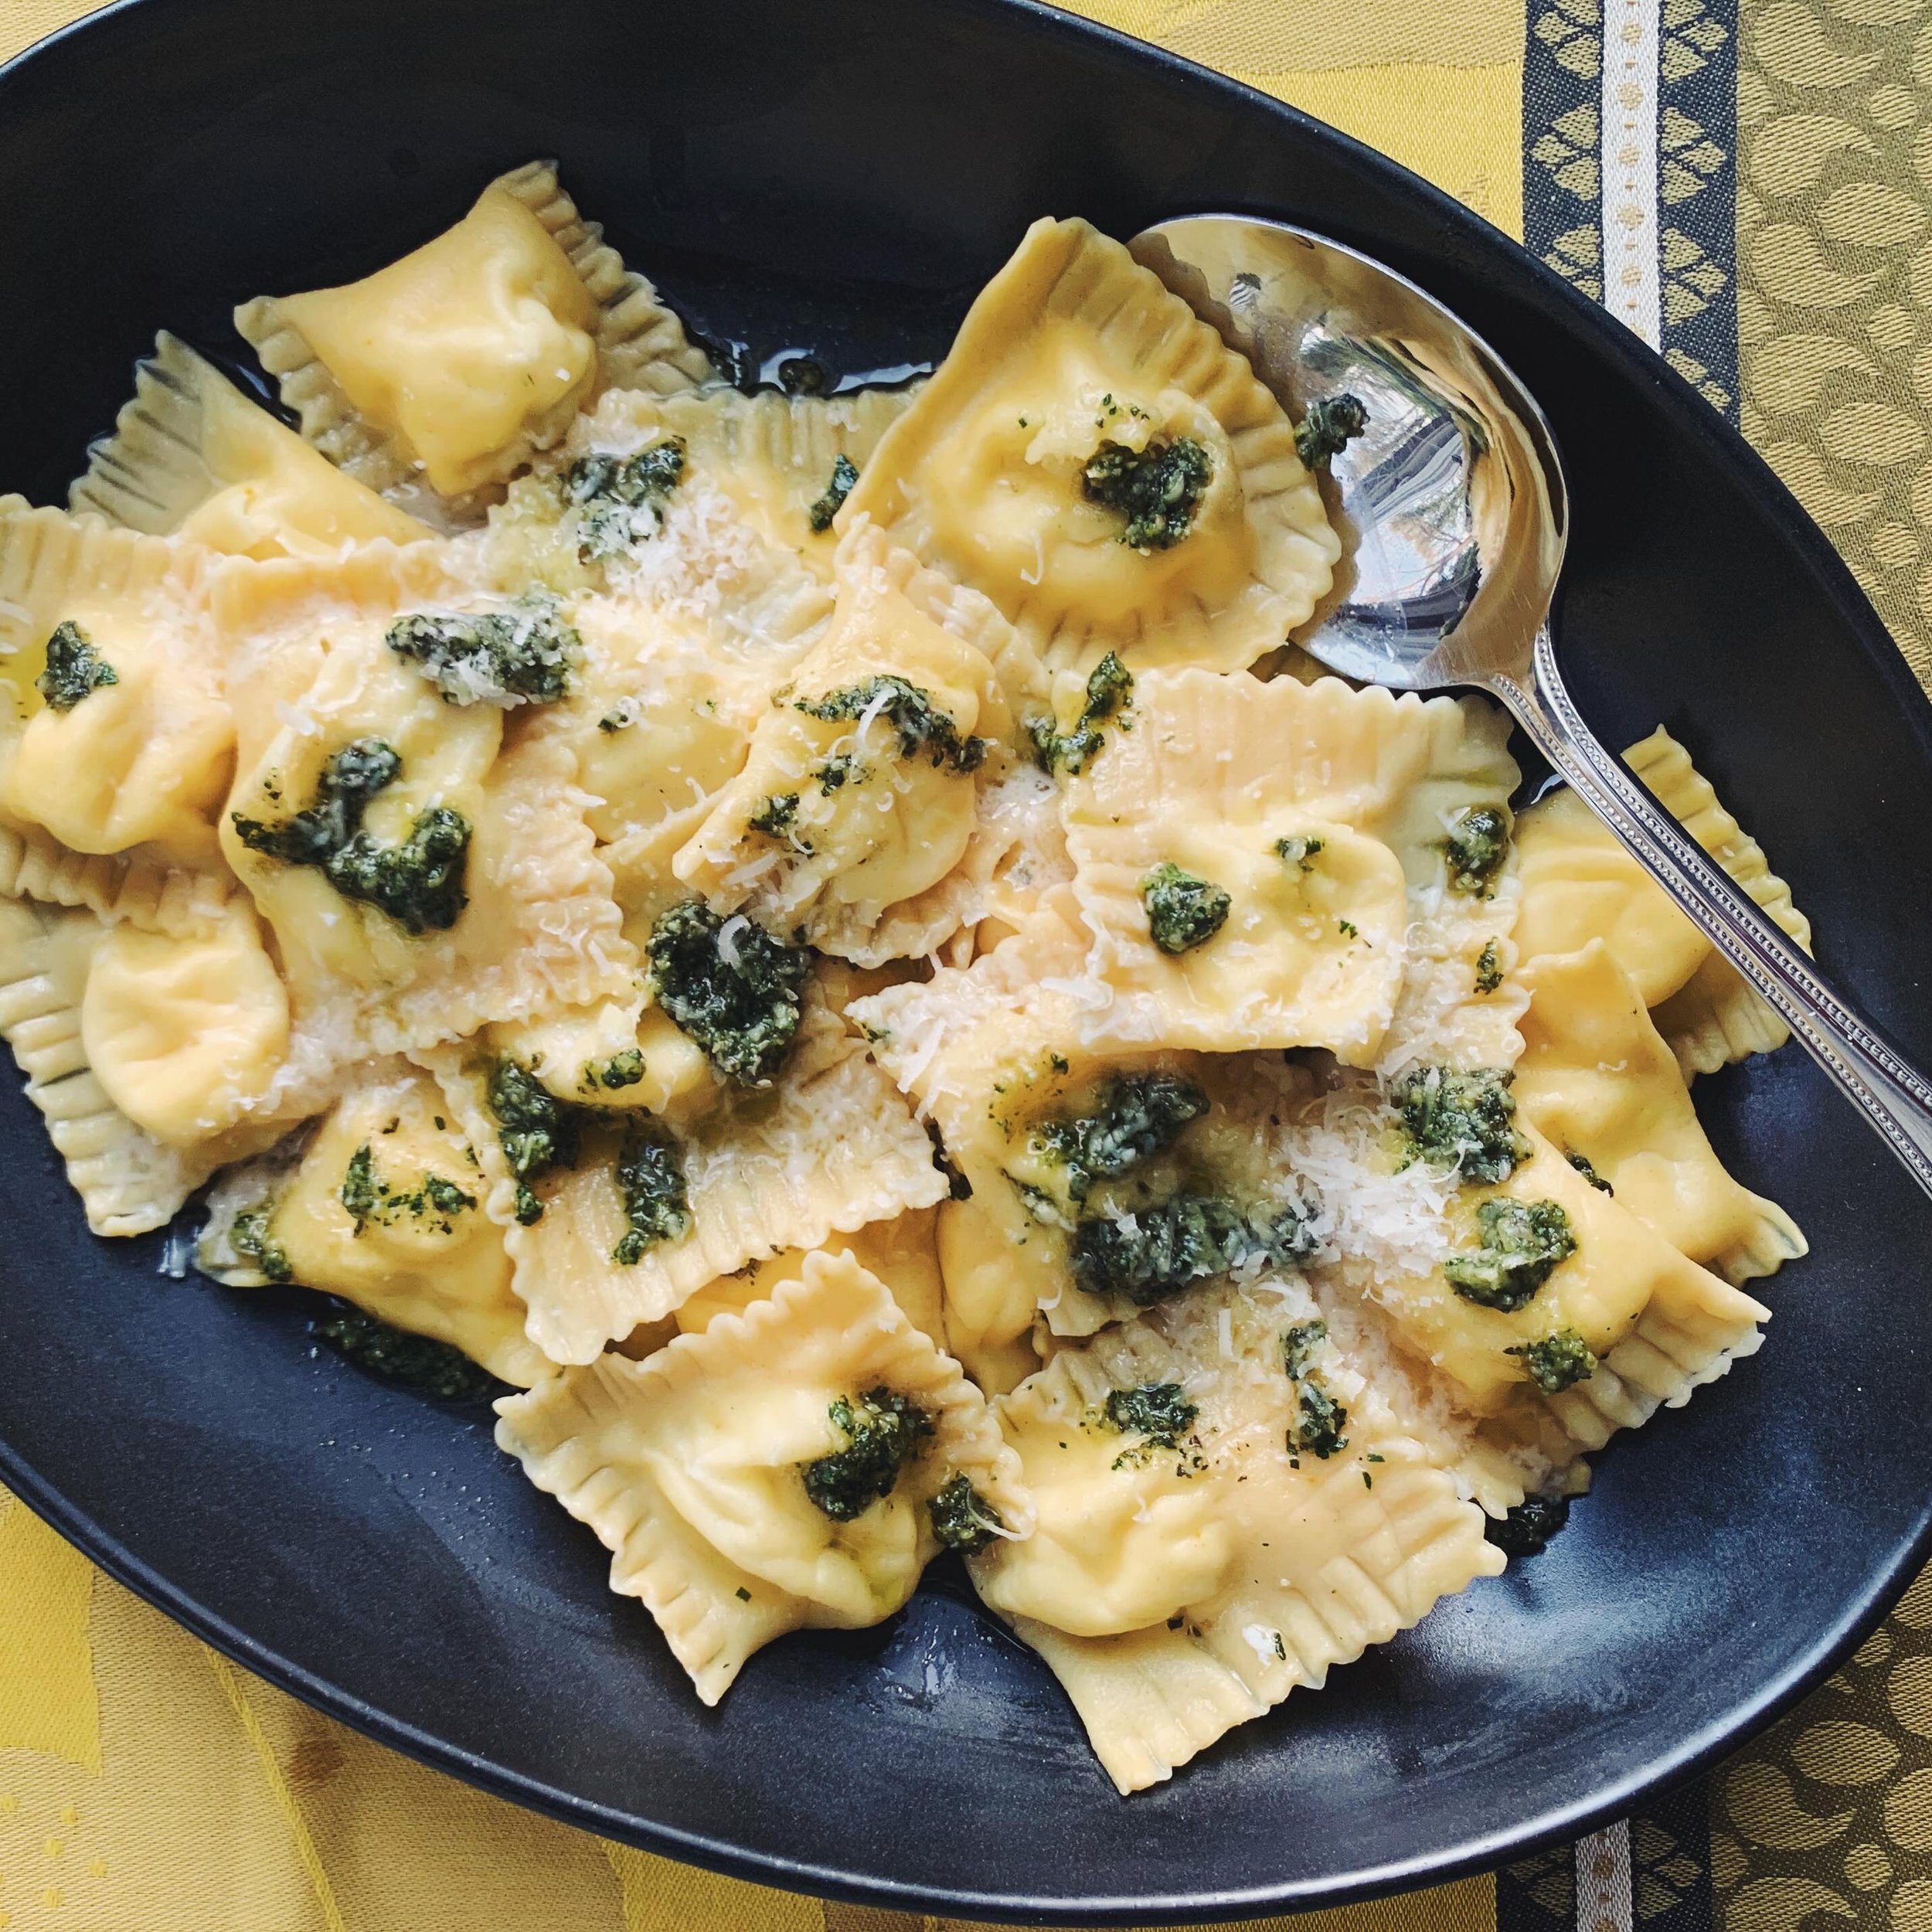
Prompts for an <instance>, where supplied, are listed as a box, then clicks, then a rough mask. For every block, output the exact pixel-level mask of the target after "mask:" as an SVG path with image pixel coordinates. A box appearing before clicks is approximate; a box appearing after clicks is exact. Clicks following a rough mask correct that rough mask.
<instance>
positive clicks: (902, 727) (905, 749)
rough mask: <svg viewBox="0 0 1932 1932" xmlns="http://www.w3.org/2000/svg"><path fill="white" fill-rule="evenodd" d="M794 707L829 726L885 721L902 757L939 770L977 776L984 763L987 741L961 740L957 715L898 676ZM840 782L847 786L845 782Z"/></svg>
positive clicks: (869, 680)
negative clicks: (865, 719) (868, 719)
mask: <svg viewBox="0 0 1932 1932" xmlns="http://www.w3.org/2000/svg"><path fill="white" fill-rule="evenodd" d="M793 702H794V709H797V710H799V711H802V712H803V713H804V714H805V715H806V716H807V717H808V718H818V719H822V720H824V721H825V723H850V722H852V721H854V720H855V719H860V718H863V717H865V716H867V715H868V714H869V715H870V716H872V718H873V719H881V718H883V719H884V720H885V721H886V723H888V724H889V725H890V726H892V728H893V731H894V732H895V733H896V734H897V736H898V740H899V755H900V757H902V758H916V757H924V758H925V759H926V760H927V761H928V762H929V763H930V764H932V765H933V766H934V767H935V768H936V769H937V768H940V767H944V769H945V770H948V771H955V772H968V771H977V770H978V769H979V767H980V766H981V764H984V763H985V757H986V752H987V742H986V740H985V739H984V738H962V737H961V736H960V733H959V726H958V724H957V722H956V721H955V720H954V717H953V716H952V714H951V713H950V712H947V711H944V710H942V709H940V707H939V706H937V705H936V704H934V702H933V695H932V693H931V692H930V691H927V690H925V689H922V688H921V687H920V685H916V684H913V683H912V682H910V680H908V679H904V678H902V677H900V676H899V675H897V673H896V672H889V671H886V672H877V673H876V674H875V675H872V676H871V677H869V678H866V679H861V680H860V681H859V682H858V683H857V684H849V685H842V686H841V687H840V688H839V689H838V690H836V691H831V692H827V693H826V694H825V696H824V697H822V698H816V699H808V698H799V699H794V701H793ZM843 782H844V781H843V778H841V779H840V780H839V781H838V783H841V784H842V783H843ZM822 783H823V781H822V780H821V784H822ZM825 789H826V790H828V791H830V790H832V789H833V787H832V786H826V787H825Z"/></svg>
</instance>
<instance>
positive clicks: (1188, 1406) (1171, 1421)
mask: <svg viewBox="0 0 1932 1932" xmlns="http://www.w3.org/2000/svg"><path fill="white" fill-rule="evenodd" d="M1198 1414H1200V1405H1198V1403H1190V1401H1189V1399H1186V1391H1185V1389H1182V1387H1181V1383H1179V1382H1144V1383H1140V1387H1136V1389H1109V1391H1107V1401H1105V1403H1104V1405H1101V1418H1104V1420H1105V1422H1107V1426H1109V1428H1115V1430H1119V1432H1121V1434H1123V1436H1138V1437H1140V1440H1138V1441H1136V1444H1131V1445H1128V1447H1127V1449H1123V1451H1121V1453H1119V1455H1117V1457H1115V1459H1113V1463H1111V1464H1109V1468H1144V1467H1146V1464H1148V1463H1151V1461H1154V1453H1155V1451H1158V1449H1181V1445H1182V1441H1185V1440H1186V1436H1189V1432H1190V1430H1192V1428H1194V1418H1196V1417H1198Z"/></svg>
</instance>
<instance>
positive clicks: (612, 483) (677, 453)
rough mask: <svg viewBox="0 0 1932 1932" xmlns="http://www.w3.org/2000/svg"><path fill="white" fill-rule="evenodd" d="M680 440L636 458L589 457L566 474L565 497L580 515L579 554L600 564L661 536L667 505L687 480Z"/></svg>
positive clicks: (673, 439) (642, 452)
mask: <svg viewBox="0 0 1932 1932" xmlns="http://www.w3.org/2000/svg"><path fill="white" fill-rule="evenodd" d="M684 459H685V445H684V438H683V437H681V436H673V437H668V439H667V440H665V441H664V442H662V443H654V444H652V445H651V447H650V448H649V449H648V450H640V451H638V453H637V454H636V455H634V456H626V457H617V456H584V457H579V458H578V459H577V461H576V462H574V463H573V464H571V465H570V468H568V469H567V470H566V471H564V473H563V498H564V501H565V502H566V503H567V504H570V505H572V506H573V507H574V508H575V509H576V510H577V512H578V519H579V520H578V535H577V556H578V557H579V559H580V560H581V561H582V562H583V563H602V562H604V560H607V559H608V558H611V557H614V556H621V555H622V554H623V553H624V551H626V550H628V549H630V548H631V546H632V545H633V544H634V543H641V542H643V541H645V539H648V538H650V537H653V536H656V535H657V533H658V527H659V526H660V525H661V524H662V522H663V520H664V506H665V503H666V502H668V500H669V498H670V495H671V492H672V491H673V490H675V488H677V486H678V485H679V481H681V480H682V478H683V476H684Z"/></svg>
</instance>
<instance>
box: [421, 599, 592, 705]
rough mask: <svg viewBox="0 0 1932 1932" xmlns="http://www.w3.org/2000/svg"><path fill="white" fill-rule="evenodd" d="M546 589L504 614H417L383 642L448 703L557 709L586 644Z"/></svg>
mask: <svg viewBox="0 0 1932 1932" xmlns="http://www.w3.org/2000/svg"><path fill="white" fill-rule="evenodd" d="M557 610H558V605H557V600H556V598H555V597H551V596H549V594H546V593H545V592H542V591H538V592H535V593H532V594H529V595H528V596H526V597H519V598H518V599H517V600H515V602H514V603H512V604H510V605H509V607H508V608H506V609H504V610H501V611H470V612H455V611H449V612H439V611H413V612H411V613H410V614H408V615H407V616H405V617H398V618H397V619H396V621H395V622H394V623H393V624H391V625H390V626H389V631H388V633H387V635H386V640H385V641H386V643H387V644H388V645H389V648H390V649H391V650H392V651H394V652H395V653H396V655H397V656H398V657H400V658H404V659H406V661H407V662H410V663H411V664H413V665H415V666H416V668H417V669H418V670H419V671H420V672H422V674H423V676H424V677H426V678H427V679H429V681H430V683H432V684H433V685H435V686H436V688H437V690H438V691H440V692H441V693H442V694H443V702H444V703H445V704H457V705H471V704H479V703H488V704H518V703H529V704H553V703H554V702H556V700H557V699H559V698H561V697H563V696H565V695H566V693H567V692H569V690H570V672H571V668H572V667H573V665H575V664H576V663H577V662H578V660H579V659H580V658H581V657H582V656H583V639H582V638H580V637H579V636H578V634H577V631H576V630H575V628H573V626H571V625H570V624H566V623H564V622H563V621H562V620H561V619H560V617H558V615H557Z"/></svg>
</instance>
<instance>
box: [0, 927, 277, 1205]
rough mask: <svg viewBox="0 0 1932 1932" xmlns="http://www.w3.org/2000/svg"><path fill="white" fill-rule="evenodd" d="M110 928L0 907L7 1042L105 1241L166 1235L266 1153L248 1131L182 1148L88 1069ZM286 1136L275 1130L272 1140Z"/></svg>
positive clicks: (1, 1000) (1, 1010)
mask: <svg viewBox="0 0 1932 1932" xmlns="http://www.w3.org/2000/svg"><path fill="white" fill-rule="evenodd" d="M107 930H108V928H107V926H106V924H105V923H104V922H103V921H102V920H100V919H99V918H98V917H97V916H96V915H95V914H94V913H91V912H89V911H87V910H84V909H83V908H72V909H66V908H63V909H59V910H56V909H53V908H51V907H45V906H36V905H32V904H30V903H27V902H26V901H24V900H0V1038H4V1039H5V1040H6V1042H7V1043H8V1044H9V1046H11V1047H12V1049H13V1056H14V1058H15V1060H16V1061H17V1062H18V1063H19V1066H20V1070H21V1071H22V1073H25V1074H26V1077H27V1086H26V1094H27V1098H28V1099H29V1100H31V1101H32V1103H33V1104H34V1106H35V1107H36V1108H37V1109H38V1110H39V1112H40V1114H41V1115H42V1117H43V1118H44V1119H45V1120H46V1123H47V1132H48V1135H49V1138H50V1139H51V1140H52V1141H53V1145H54V1148H55V1150H56V1151H57V1152H58V1153H59V1154H60V1156H61V1158H62V1159H63V1161H64V1162H65V1163H66V1172H67V1179H68V1180H69V1182H70V1183H71V1184H72V1185H73V1189H74V1192H76V1193H77V1194H78V1195H79V1196H80V1200H81V1205H82V1206H83V1208H84V1209H86V1210H87V1225H88V1226H89V1227H90V1228H91V1229H93V1230H94V1233H97V1234H107V1235H131V1234H145V1233H147V1232H148V1230H150V1229H153V1228H158V1227H165V1226H167V1224H168V1222H170V1221H171V1220H172V1219H174V1217H175V1215H176V1214H177V1213H179V1212H180V1210H181V1208H182V1205H183V1203H184V1202H185V1201H186V1200H187V1199H188V1197H189V1195H190V1194H192V1192H194V1191H195V1189H196V1188H198V1187H199V1186H200V1185H201V1184H202V1182H204V1181H206V1179H208V1177H209V1175H211V1174H213V1172H215V1171H216V1168H219V1167H221V1166H222V1165H224V1164H225V1163H226V1162H230V1161H234V1160H239V1159H242V1158H246V1157H247V1155H250V1154H253V1153H255V1152H257V1151H259V1150H260V1147H261V1146H262V1145H263V1137H262V1136H260V1135H259V1134H257V1135H253V1136H251V1135H250V1134H249V1133H248V1132H247V1131H246V1130H245V1129H244V1130H241V1131H237V1132H235V1133H233V1134H227V1135H224V1136H218V1137H216V1138H209V1139H204V1140H201V1141H198V1142H196V1144H195V1145H192V1146H188V1147H179V1146H175V1145H171V1144H169V1143H168V1142H166V1141H161V1140H158V1139H157V1138H155V1136H154V1135H153V1134H150V1133H148V1131H145V1129H144V1128H141V1127H139V1126H138V1125H137V1124H135V1123H134V1121H131V1120H130V1119H129V1118H128V1116H127V1114H124V1112H122V1111H121V1109H120V1108H119V1107H117V1106H116V1104H114V1100H113V1098H112V1097H111V1096H110V1094H108V1092H107V1088H106V1087H104V1085H103V1083H102V1082H101V1080H100V1077H99V1076H98V1075H97V1074H96V1073H95V1072H94V1069H93V1067H92V1066H90V1064H89V1062H88V1056H87V1042H86V1039H85V1037H84V1032H83V1011H82V1002H83V999H84V998H85V995H86V991H87V976H88V973H89V971H90V968H91V967H92V965H93V963H94V957H95V954H96V952H97V949H98V948H99V947H100V944H101V942H102V940H103V938H104V936H105V935H106V934H107ZM281 1131H282V1130H281V1128H271V1129H270V1131H269V1134H268V1135H267V1138H270V1139H272V1138H277V1136H278V1135H279V1134H280V1133H281Z"/></svg>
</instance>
